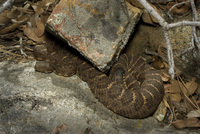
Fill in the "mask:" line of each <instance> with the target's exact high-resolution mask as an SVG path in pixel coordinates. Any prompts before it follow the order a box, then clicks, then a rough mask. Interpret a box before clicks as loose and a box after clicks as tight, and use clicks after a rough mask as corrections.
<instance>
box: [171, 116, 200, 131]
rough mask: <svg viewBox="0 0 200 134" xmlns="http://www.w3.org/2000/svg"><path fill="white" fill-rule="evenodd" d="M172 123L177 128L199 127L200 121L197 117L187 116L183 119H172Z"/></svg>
mask: <svg viewBox="0 0 200 134" xmlns="http://www.w3.org/2000/svg"><path fill="white" fill-rule="evenodd" d="M172 125H174V126H175V127H176V128H178V129H183V128H186V127H200V121H199V119H197V118H187V119H185V120H177V121H174V122H172Z"/></svg>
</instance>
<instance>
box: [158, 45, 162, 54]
mask: <svg viewBox="0 0 200 134" xmlns="http://www.w3.org/2000/svg"><path fill="white" fill-rule="evenodd" d="M158 54H160V55H161V56H163V52H162V50H161V48H160V46H158Z"/></svg>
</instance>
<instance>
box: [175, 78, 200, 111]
mask: <svg viewBox="0 0 200 134" xmlns="http://www.w3.org/2000/svg"><path fill="white" fill-rule="evenodd" d="M178 78H179V79H180V80H181V82H182V84H183V86H184V87H185V89H186V91H187V93H188V94H189V91H188V88H187V86H186V85H185V82H184V81H183V79H181V77H180V76H178ZM178 82H179V86H180V81H178ZM180 89H181V91H182V93H183V95H184V96H185V98H186V99H187V100H188V101H189V102H190V103H191V104H192V105H193V106H194V107H195V108H196V109H198V110H200V108H199V106H198V104H197V102H196V101H195V99H194V97H193V96H192V100H193V101H194V102H192V101H191V100H190V98H189V97H187V95H186V93H185V92H183V89H182V88H181V86H180ZM194 103H195V104H194Z"/></svg>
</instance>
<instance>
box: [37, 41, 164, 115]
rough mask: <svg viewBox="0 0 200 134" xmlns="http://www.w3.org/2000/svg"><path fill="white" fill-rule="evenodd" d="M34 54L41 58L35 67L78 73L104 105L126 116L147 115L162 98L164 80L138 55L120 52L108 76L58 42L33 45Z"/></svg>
mask: <svg viewBox="0 0 200 134" xmlns="http://www.w3.org/2000/svg"><path fill="white" fill-rule="evenodd" d="M34 56H35V58H36V59H37V60H42V61H38V62H37V63H36V65H35V70H36V71H40V72H45V73H50V72H55V73H56V74H58V75H62V76H72V75H74V74H76V75H78V76H79V77H80V78H81V79H82V80H83V81H85V82H87V84H88V85H89V87H90V89H91V91H92V93H93V94H94V96H95V97H96V98H97V99H98V100H99V101H100V102H101V103H103V105H104V106H105V107H107V108H108V109H110V110H111V111H113V112H115V113H116V114H119V115H121V116H124V117H127V118H145V117H147V116H149V115H150V114H152V113H153V112H154V111H155V110H156V108H157V107H158V105H159V103H160V102H161V100H162V98H163V94H164V91H163V82H162V80H161V77H160V75H159V73H158V71H157V70H155V69H154V68H153V67H151V66H150V65H149V64H147V63H146V62H145V61H144V60H143V59H142V58H141V57H139V56H134V55H132V54H122V55H121V56H120V58H119V60H118V62H117V63H116V64H115V65H114V66H113V68H112V69H111V71H110V73H109V76H107V75H106V74H105V73H103V72H101V71H99V70H98V69H96V68H94V67H93V66H92V65H91V64H90V63H88V62H87V61H86V60H85V59H83V58H80V57H79V56H76V54H74V52H72V51H68V49H67V48H65V47H63V46H59V45H57V44H51V45H47V46H45V45H37V46H35V48H34Z"/></svg>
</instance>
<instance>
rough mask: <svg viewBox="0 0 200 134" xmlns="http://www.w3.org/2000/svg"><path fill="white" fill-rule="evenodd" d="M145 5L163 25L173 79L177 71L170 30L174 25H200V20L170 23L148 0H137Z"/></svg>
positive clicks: (170, 72)
mask: <svg viewBox="0 0 200 134" xmlns="http://www.w3.org/2000/svg"><path fill="white" fill-rule="evenodd" d="M137 1H138V2H139V3H140V4H141V5H143V7H144V8H145V9H146V10H147V11H148V12H149V13H150V14H151V15H152V16H153V17H154V18H155V19H156V20H157V21H158V23H159V24H160V25H161V26H162V28H163V32H164V37H165V40H166V45H167V55H168V63H169V74H170V75H171V79H173V78H174V75H175V72H174V59H173V52H172V47H171V43H170V40H169V35H168V33H167V32H168V30H169V29H171V28H173V27H178V26H186V25H187V26H200V22H197V21H195V22H192V21H182V22H177V23H171V24H168V23H167V22H166V21H165V20H164V19H163V18H162V17H161V16H160V14H158V13H157V12H156V11H155V9H154V8H153V7H151V5H150V4H149V3H148V2H147V1H146V0H137ZM190 1H191V2H194V0H190Z"/></svg>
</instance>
